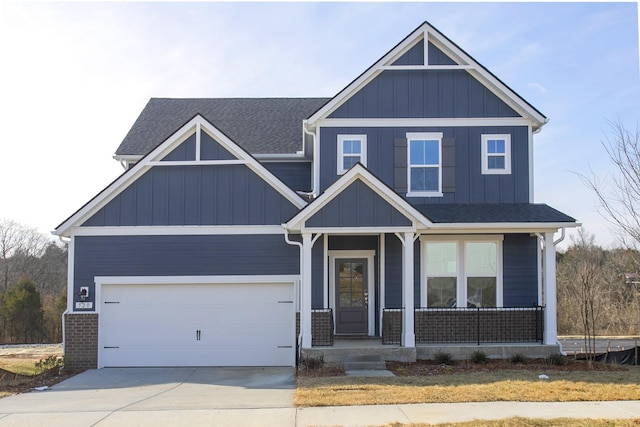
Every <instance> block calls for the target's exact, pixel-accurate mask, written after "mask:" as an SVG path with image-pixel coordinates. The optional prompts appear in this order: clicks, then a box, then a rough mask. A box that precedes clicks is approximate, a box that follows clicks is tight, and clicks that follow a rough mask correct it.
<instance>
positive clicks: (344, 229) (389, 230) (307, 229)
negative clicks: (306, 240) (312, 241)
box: [300, 226, 416, 236]
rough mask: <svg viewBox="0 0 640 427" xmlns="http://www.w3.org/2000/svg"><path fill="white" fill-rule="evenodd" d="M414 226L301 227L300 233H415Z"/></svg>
mask: <svg viewBox="0 0 640 427" xmlns="http://www.w3.org/2000/svg"><path fill="white" fill-rule="evenodd" d="M415 231H416V228H415V227H389V226H381V227H302V228H301V229H300V233H301V234H302V233H314V234H315V233H322V234H367V235H372V236H373V235H375V236H377V235H380V234H384V233H415Z"/></svg>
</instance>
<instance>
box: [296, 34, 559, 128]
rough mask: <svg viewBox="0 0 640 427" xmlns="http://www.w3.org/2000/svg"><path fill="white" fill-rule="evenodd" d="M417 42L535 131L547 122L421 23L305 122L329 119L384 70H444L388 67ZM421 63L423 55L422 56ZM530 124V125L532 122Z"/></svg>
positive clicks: (507, 88) (486, 71)
mask: <svg viewBox="0 0 640 427" xmlns="http://www.w3.org/2000/svg"><path fill="white" fill-rule="evenodd" d="M420 40H424V41H425V50H426V44H427V43H428V42H432V43H433V44H434V45H435V46H437V47H438V48H440V49H441V50H443V51H444V52H445V53H446V54H447V55H449V56H450V57H451V58H452V59H453V60H454V61H456V62H457V63H458V65H457V66H444V67H448V68H451V69H464V70H466V71H467V72H468V73H469V74H471V75H472V76H473V77H475V78H477V79H478V80H479V81H480V82H481V83H482V84H484V85H485V86H486V87H487V88H488V89H489V90H490V91H491V92H493V93H494V94H495V95H496V96H498V98H500V99H501V100H502V101H504V102H505V103H507V104H508V105H509V106H511V107H512V108H514V109H515V110H516V111H518V112H519V113H521V114H523V115H524V116H526V117H525V118H528V120H527V124H532V125H533V127H534V128H535V129H539V128H541V127H542V126H543V125H544V124H545V123H546V122H547V121H548V119H547V118H546V117H544V116H543V115H542V114H541V113H540V112H538V111H537V110H536V109H535V108H533V107H532V106H530V105H529V104H528V103H527V102H526V101H525V100H524V99H523V98H522V97H520V95H518V94H517V93H515V92H514V91H513V90H511V89H510V88H509V87H508V86H506V85H505V84H504V83H502V82H501V81H500V80H499V79H497V78H496V77H495V76H493V75H492V74H491V73H490V72H489V71H488V70H487V69H486V68H484V67H483V66H482V65H481V64H480V63H478V62H477V61H476V60H474V59H473V58H472V57H470V56H469V55H468V54H467V53H466V52H464V51H463V50H462V49H461V48H460V47H458V46H457V45H455V44H454V43H453V42H451V41H450V40H449V39H447V38H446V36H444V35H443V34H442V33H440V32H439V31H438V30H436V29H435V28H433V27H432V26H430V25H429V24H428V23H426V22H425V23H424V24H422V25H421V26H420V27H418V29H416V30H415V31H414V32H413V33H411V34H410V35H409V36H407V37H406V38H405V39H404V40H403V41H402V42H400V43H399V44H398V45H397V46H396V47H394V48H393V49H391V50H390V51H389V52H387V54H386V55H384V56H383V57H382V58H381V59H380V60H378V61H377V62H376V63H374V64H373V65H372V66H371V67H369V68H368V69H367V70H366V71H365V72H364V73H362V74H361V75H360V76H359V77H358V78H356V79H355V80H354V81H353V82H351V83H350V84H349V85H348V86H347V87H345V88H344V89H343V90H342V91H340V92H339V93H338V94H337V95H336V96H335V97H334V98H333V99H332V100H331V101H329V102H328V103H327V104H325V105H324V106H323V107H322V108H321V109H320V110H318V111H316V112H315V113H314V114H313V115H312V116H311V117H309V119H308V122H309V124H310V125H312V126H315V125H316V122H317V121H318V120H320V119H324V118H326V117H327V116H329V115H330V114H331V113H332V112H333V111H334V110H335V109H336V108H338V107H339V106H340V105H342V104H343V103H344V102H346V100H348V99H349V98H350V97H351V96H352V95H353V94H354V93H355V92H357V91H358V90H360V89H361V88H362V87H363V86H364V85H366V84H367V83H369V82H370V81H371V80H373V79H374V78H375V77H376V76H377V75H378V74H380V73H381V72H383V71H384V70H388V69H414V68H415V69H433V70H437V69H443V68H444V67H436V66H429V65H428V64H427V65H423V66H410V67H409V68H407V66H398V68H396V67H395V66H391V63H392V62H393V60H395V59H396V58H398V57H400V56H401V55H403V54H404V53H405V52H407V51H408V50H409V49H410V48H411V47H413V46H414V45H415V44H416V43H417V42H419V41H420ZM425 60H427V56H426V55H425ZM532 122H533V123H532Z"/></svg>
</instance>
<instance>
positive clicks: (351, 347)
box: [301, 337, 559, 364]
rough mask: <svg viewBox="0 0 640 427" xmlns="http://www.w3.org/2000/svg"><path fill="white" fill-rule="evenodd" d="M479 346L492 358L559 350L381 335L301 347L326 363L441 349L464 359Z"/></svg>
mask: <svg viewBox="0 0 640 427" xmlns="http://www.w3.org/2000/svg"><path fill="white" fill-rule="evenodd" d="M478 350H480V351H482V352H484V353H485V354H486V355H487V357H488V358H492V359H508V358H509V357H511V356H513V355H516V354H521V355H524V356H525V357H530V358H546V357H548V356H550V355H552V354H557V353H558V352H559V348H558V346H557V345H544V344H540V343H483V344H480V345H477V344H473V343H454V344H417V345H416V346H415V347H401V346H400V345H397V344H391V345H389V344H382V340H381V339H380V338H362V339H359V338H357V339H354V338H340V337H336V338H335V339H334V344H333V346H330V347H312V348H309V349H302V350H301V357H309V358H322V359H323V360H324V361H325V362H326V363H339V364H344V362H345V361H347V360H352V359H354V358H359V357H367V356H379V357H382V359H384V360H385V361H396V362H407V363H410V362H415V361H416V360H428V359H433V358H434V355H435V354H437V353H438V352H445V353H449V354H450V355H451V356H452V357H453V358H454V359H455V360H465V359H469V358H470V357H471V355H472V354H473V352H475V351H478Z"/></svg>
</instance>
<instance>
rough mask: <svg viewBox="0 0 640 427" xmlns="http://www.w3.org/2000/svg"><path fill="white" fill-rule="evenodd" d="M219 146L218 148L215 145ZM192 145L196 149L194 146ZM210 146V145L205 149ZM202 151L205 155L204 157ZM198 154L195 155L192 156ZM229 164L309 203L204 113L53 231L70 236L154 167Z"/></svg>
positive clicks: (290, 198)
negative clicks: (210, 121) (221, 157)
mask: <svg viewBox="0 0 640 427" xmlns="http://www.w3.org/2000/svg"><path fill="white" fill-rule="evenodd" d="M216 145H217V147H216ZM192 147H193V149H192ZM206 147H208V148H206ZM216 153H217V156H223V157H232V158H231V159H227V158H225V159H207V158H206V157H212V156H213V157H215V156H216ZM203 154H205V156H204V157H205V158H204V159H203V158H202V157H203ZM193 156H195V157H193ZM190 165H191V166H229V165H245V166H246V167H247V168H248V169H250V170H251V171H252V172H253V173H254V174H255V175H257V176H258V177H259V178H261V179H262V180H263V181H264V182H265V183H266V185H269V186H270V187H272V188H273V189H274V190H275V191H276V192H277V193H279V194H280V195H282V196H283V198H284V199H286V200H287V201H288V202H289V203H291V204H292V205H293V206H294V207H295V208H296V209H300V208H302V207H304V206H305V205H306V204H307V203H306V202H305V201H304V200H303V199H302V198H301V197H300V196H298V195H297V194H296V193H295V192H294V191H293V190H291V189H290V188H289V187H287V186H286V185H285V184H284V183H282V181H280V180H279V179H278V178H276V177H275V175H273V174H272V173H271V172H269V171H268V170H267V169H266V168H265V167H264V166H263V165H261V164H260V163H259V162H258V161H257V160H256V159H254V158H253V157H252V156H251V155H250V154H249V153H247V152H246V151H245V150H243V149H242V148H241V147H239V146H238V145H237V144H235V143H234V142H233V141H231V140H230V139H229V138H228V137H227V136H226V135H224V134H223V133H222V132H220V131H219V130H218V129H216V128H215V127H214V126H213V125H212V124H211V123H209V122H208V121H207V120H206V119H204V118H203V117H202V116H200V115H197V116H196V117H194V118H192V119H191V120H189V121H188V122H187V123H186V124H184V125H183V126H182V127H180V128H179V129H178V130H177V131H175V132H174V134H173V135H171V136H170V137H169V138H168V139H167V140H165V141H164V142H163V143H161V144H160V145H158V146H157V147H156V148H155V149H153V150H152V151H151V152H150V153H149V154H147V155H146V156H145V157H144V158H143V159H141V160H140V161H139V162H138V163H136V164H135V165H134V166H133V167H132V168H130V169H129V170H127V171H126V172H125V173H123V174H122V175H120V177H118V178H117V179H116V180H115V181H114V182H112V183H111V184H110V185H109V186H107V187H106V188H105V189H104V190H102V191H101V192H100V193H99V194H98V195H96V196H95V197H94V198H93V199H92V200H90V201H89V202H88V203H87V204H85V205H84V206H83V207H82V208H80V209H79V210H78V211H77V212H75V213H74V214H73V215H71V216H70V217H69V218H68V219H67V220H65V221H64V222H63V223H62V224H60V225H59V226H58V227H57V228H56V230H55V231H54V234H57V235H63V236H67V235H70V234H72V233H71V231H70V230H71V229H72V228H73V227H78V226H80V225H82V224H84V223H85V222H86V221H87V220H89V219H90V218H92V217H93V216H94V215H95V214H96V213H98V212H99V211H100V210H101V209H103V208H104V207H105V206H107V204H108V203H109V202H110V201H112V200H114V199H115V198H116V197H117V196H118V195H120V194H122V193H123V192H124V191H125V190H126V189H127V188H128V187H130V186H131V185H132V184H133V183H135V182H136V181H137V180H138V179H140V178H141V177H143V176H144V175H145V174H146V173H147V172H148V171H150V170H152V168H154V167H169V168H171V167H173V166H179V167H182V166H190Z"/></svg>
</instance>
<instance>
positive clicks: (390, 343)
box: [300, 307, 559, 363]
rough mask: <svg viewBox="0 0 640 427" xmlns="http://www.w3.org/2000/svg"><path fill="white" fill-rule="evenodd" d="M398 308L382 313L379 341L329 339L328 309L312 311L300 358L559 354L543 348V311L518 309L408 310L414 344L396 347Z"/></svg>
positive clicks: (404, 359)
mask: <svg viewBox="0 0 640 427" xmlns="http://www.w3.org/2000/svg"><path fill="white" fill-rule="evenodd" d="M403 317H404V310H403V309H384V310H383V318H382V336H380V337H372V336H360V337H354V336H340V335H337V336H336V335H334V327H333V313H332V310H331V309H326V310H313V312H312V318H311V320H312V322H311V324H312V337H313V339H312V346H311V348H302V349H301V352H300V355H301V357H310V358H320V357H321V358H322V359H323V360H324V361H325V362H328V363H344V362H345V361H346V360H353V359H354V358H366V357H369V356H377V357H381V358H382V359H383V360H385V361H386V360H389V361H399V362H413V361H415V360H416V359H433V358H434V355H435V354H436V353H438V352H445V353H449V354H451V355H452V356H453V358H454V359H458V360H462V359H468V358H470V356H471V355H472V353H473V352H475V351H478V350H480V351H482V352H484V353H485V354H486V355H487V357H490V358H509V357H511V356H513V355H515V354H522V355H525V356H526V357H531V358H538V357H547V356H549V355H551V354H555V353H558V351H559V348H558V346H557V345H556V344H553V345H545V344H543V341H544V334H543V330H544V309H543V307H524V308H522V307H519V308H489V307H484V308H416V309H415V310H414V311H413V318H414V325H415V328H414V332H415V337H416V345H415V346H414V347H404V346H401V336H402V319H403Z"/></svg>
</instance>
